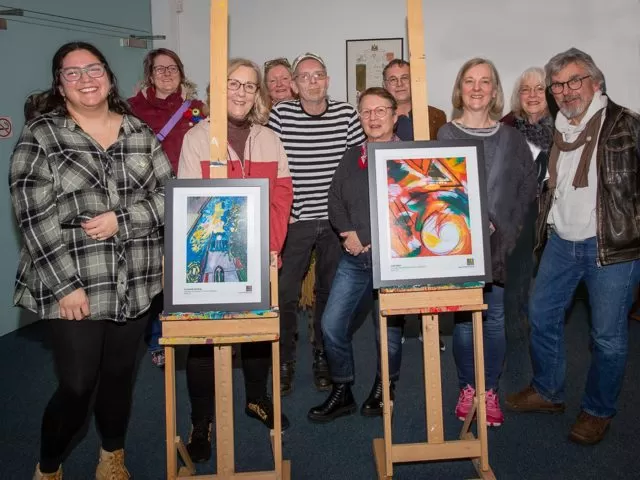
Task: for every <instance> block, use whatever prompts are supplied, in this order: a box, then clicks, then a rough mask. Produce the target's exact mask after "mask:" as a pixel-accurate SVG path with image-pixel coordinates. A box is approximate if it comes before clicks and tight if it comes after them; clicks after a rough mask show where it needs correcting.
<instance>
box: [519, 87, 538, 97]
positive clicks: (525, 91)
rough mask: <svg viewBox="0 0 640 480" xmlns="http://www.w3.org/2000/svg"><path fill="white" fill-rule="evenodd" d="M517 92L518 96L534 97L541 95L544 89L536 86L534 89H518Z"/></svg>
mask: <svg viewBox="0 0 640 480" xmlns="http://www.w3.org/2000/svg"><path fill="white" fill-rule="evenodd" d="M518 92H519V93H520V95H531V94H532V93H533V94H534V95H543V94H544V87H543V86H542V85H536V86H535V87H520V90H519V91H518Z"/></svg>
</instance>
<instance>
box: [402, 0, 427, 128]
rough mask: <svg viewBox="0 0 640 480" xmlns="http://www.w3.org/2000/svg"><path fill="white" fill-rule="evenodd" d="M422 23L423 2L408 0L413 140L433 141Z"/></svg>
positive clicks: (420, 0)
mask: <svg viewBox="0 0 640 480" xmlns="http://www.w3.org/2000/svg"><path fill="white" fill-rule="evenodd" d="M422 23H423V22H422V0H407V27H408V36H409V63H410V64H411V66H410V67H409V68H410V72H411V112H412V115H413V138H414V140H431V133H430V129H429V109H428V107H427V106H428V105H429V95H428V93H427V92H428V87H427V61H426V57H425V53H424V30H423V27H422Z"/></svg>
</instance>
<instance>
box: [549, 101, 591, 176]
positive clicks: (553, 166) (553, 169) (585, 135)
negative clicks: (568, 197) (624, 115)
mask: <svg viewBox="0 0 640 480" xmlns="http://www.w3.org/2000/svg"><path fill="white" fill-rule="evenodd" d="M603 111H604V108H601V109H600V110H598V111H597V112H596V113H595V114H594V115H593V117H591V120H589V121H588V122H587V125H586V127H585V129H584V130H583V131H582V132H581V133H580V135H579V136H578V138H577V139H576V140H575V141H574V142H573V143H569V142H565V141H564V139H563V138H562V134H561V133H560V132H558V131H557V130H556V132H555V133H554V134H553V147H552V148H551V156H550V157H549V181H548V182H549V188H554V187H555V186H556V183H557V181H558V158H559V157H560V152H570V151H573V150H576V149H578V148H580V147H582V146H583V145H584V149H583V150H582V154H580V163H579V164H578V169H577V170H576V174H575V176H574V177H573V186H574V188H584V187H588V186H589V165H590V164H591V157H592V156H593V152H594V150H595V149H596V144H597V141H598V131H599V130H600V121H601V118H602V112H603Z"/></svg>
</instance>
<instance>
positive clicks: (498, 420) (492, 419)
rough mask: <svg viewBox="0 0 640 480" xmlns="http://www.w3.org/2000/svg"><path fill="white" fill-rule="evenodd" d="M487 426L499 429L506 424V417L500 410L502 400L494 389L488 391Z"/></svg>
mask: <svg viewBox="0 0 640 480" xmlns="http://www.w3.org/2000/svg"><path fill="white" fill-rule="evenodd" d="M486 405H487V425H489V426H490V427H499V426H500V425H502V422H504V415H503V414H502V410H501V409H500V399H499V398H498V393H497V392H495V391H494V390H493V389H491V390H487V403H486Z"/></svg>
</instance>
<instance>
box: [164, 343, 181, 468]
mask: <svg viewBox="0 0 640 480" xmlns="http://www.w3.org/2000/svg"><path fill="white" fill-rule="evenodd" d="M175 375H176V360H175V348H174V347H172V346H166V347H165V348H164V396H165V418H166V423H167V426H166V428H167V445H166V447H167V478H168V479H169V480H174V479H175V478H176V473H177V472H178V450H177V447H176V438H177V436H178V434H177V433H176V376H175Z"/></svg>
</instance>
